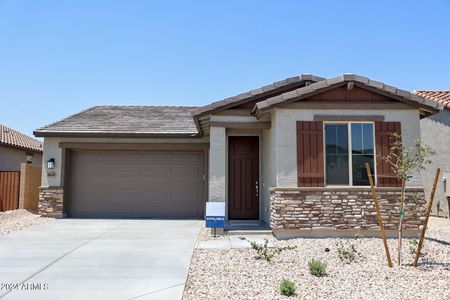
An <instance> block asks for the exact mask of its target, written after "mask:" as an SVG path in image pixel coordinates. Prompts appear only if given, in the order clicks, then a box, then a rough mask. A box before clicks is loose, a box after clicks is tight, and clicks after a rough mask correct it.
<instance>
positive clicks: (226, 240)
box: [195, 235, 273, 249]
mask: <svg viewBox="0 0 450 300" xmlns="http://www.w3.org/2000/svg"><path fill="white" fill-rule="evenodd" d="M271 236H272V235H243V237H245V238H246V239H247V240H248V241H253V242H257V243H258V244H264V239H269V238H270V237H271ZM248 241H245V240H241V239H240V237H239V236H235V235H231V236H224V237H223V239H215V240H208V241H198V242H197V244H196V245H195V248H196V249H239V248H250V243H249V242H248ZM269 241H270V240H269ZM268 246H269V247H273V244H272V243H271V242H269V244H268Z"/></svg>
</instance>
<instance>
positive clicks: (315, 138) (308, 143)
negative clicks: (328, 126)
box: [297, 121, 325, 187]
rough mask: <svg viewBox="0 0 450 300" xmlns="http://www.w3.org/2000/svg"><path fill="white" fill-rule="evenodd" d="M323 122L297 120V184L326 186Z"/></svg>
mask: <svg viewBox="0 0 450 300" xmlns="http://www.w3.org/2000/svg"><path fill="white" fill-rule="evenodd" d="M324 182H325V181H324V169H323V122H322V121H298V122H297V184H298V186H303V187H319V186H324Z"/></svg>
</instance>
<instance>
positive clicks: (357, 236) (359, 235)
mask: <svg viewBox="0 0 450 300" xmlns="http://www.w3.org/2000/svg"><path fill="white" fill-rule="evenodd" d="M354 238H355V240H362V239H363V238H364V236H363V235H362V234H361V233H359V232H358V233H357V234H355V236H354Z"/></svg>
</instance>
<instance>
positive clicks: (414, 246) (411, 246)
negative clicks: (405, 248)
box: [409, 238, 419, 254]
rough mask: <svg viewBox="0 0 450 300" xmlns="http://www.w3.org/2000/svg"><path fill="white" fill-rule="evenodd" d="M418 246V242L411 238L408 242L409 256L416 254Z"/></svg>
mask: <svg viewBox="0 0 450 300" xmlns="http://www.w3.org/2000/svg"><path fill="white" fill-rule="evenodd" d="M418 245H419V241H418V240H417V239H416V238H413V239H412V240H410V241H409V252H411V254H414V253H416V251H417V246H418Z"/></svg>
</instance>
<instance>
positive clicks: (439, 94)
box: [414, 90, 450, 109]
mask: <svg viewBox="0 0 450 300" xmlns="http://www.w3.org/2000/svg"><path fill="white" fill-rule="evenodd" d="M414 93H416V95H418V96H421V97H424V98H427V99H429V100H431V101H434V102H437V103H440V104H442V105H444V106H445V108H447V109H450V91H432V90H428V91H426V90H422V91H415V92H414Z"/></svg>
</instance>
